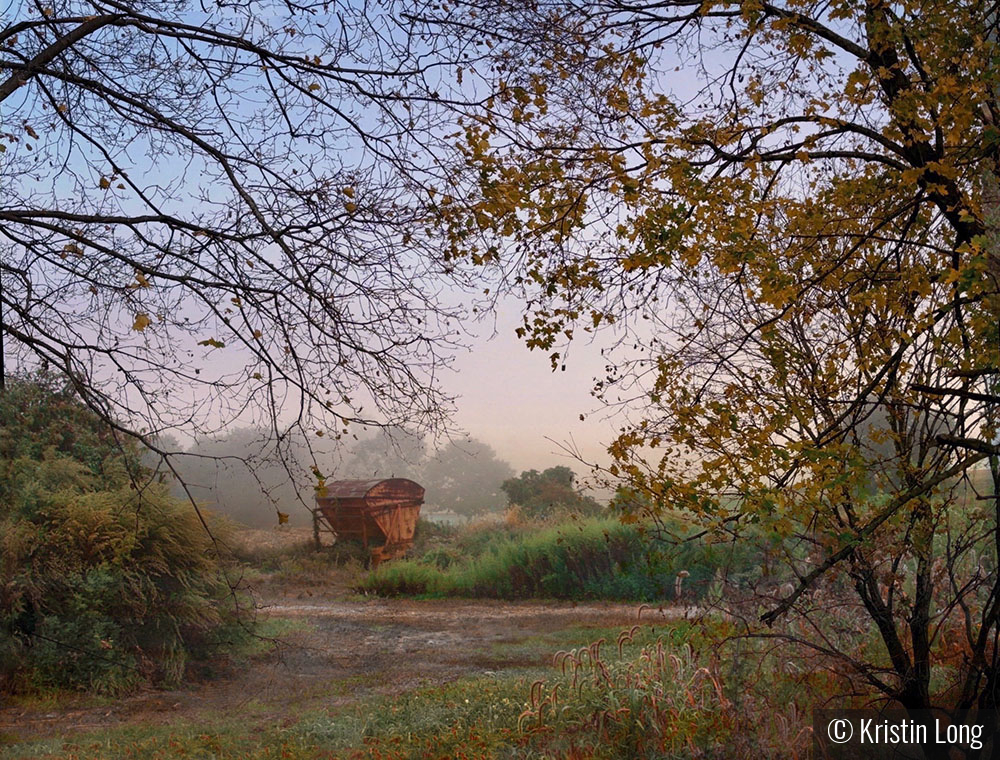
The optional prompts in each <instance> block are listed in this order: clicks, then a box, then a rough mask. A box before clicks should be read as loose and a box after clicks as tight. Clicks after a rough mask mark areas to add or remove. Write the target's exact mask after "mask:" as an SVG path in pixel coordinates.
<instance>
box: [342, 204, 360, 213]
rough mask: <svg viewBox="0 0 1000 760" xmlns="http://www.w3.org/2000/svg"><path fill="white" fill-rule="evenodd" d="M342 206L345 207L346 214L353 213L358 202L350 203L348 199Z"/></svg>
mask: <svg viewBox="0 0 1000 760" xmlns="http://www.w3.org/2000/svg"><path fill="white" fill-rule="evenodd" d="M344 208H346V209H347V213H348V214H353V213H354V212H355V210H356V209H357V208H358V204H357V203H351V202H350V201H348V202H347V203H345V204H344Z"/></svg>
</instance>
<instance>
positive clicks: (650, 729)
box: [0, 621, 806, 760]
mask: <svg viewBox="0 0 1000 760" xmlns="http://www.w3.org/2000/svg"><path fill="white" fill-rule="evenodd" d="M582 634H586V636H587V638H582V637H581V635H582ZM595 636H596V638H592V637H595ZM588 638H592V640H590V641H589V643H588ZM706 644H707V639H706V638H705V631H704V629H702V628H699V627H697V626H693V625H691V624H689V623H686V622H682V621H681V622H677V623H675V624H672V625H671V626H669V627H668V628H664V627H658V628H653V627H650V626H642V627H640V626H635V627H634V628H631V629H626V630H622V629H621V628H618V627H615V628H608V629H603V630H602V629H597V630H588V631H586V632H584V631H580V630H573V629H569V630H563V631H559V632H553V633H550V634H548V635H545V636H542V637H537V638H535V639H532V640H525V641H522V642H520V643H519V644H518V648H519V653H520V654H522V655H523V654H524V652H525V650H526V649H527V650H529V651H531V652H532V653H533V654H539V655H541V654H542V653H543V652H552V651H557V654H556V655H555V657H554V659H553V660H552V664H548V665H539V666H535V667H515V668H510V669H505V670H502V671H500V672H490V673H482V674H479V675H469V676H466V677H462V678H459V679H456V680H454V681H452V682H450V683H444V684H437V685H427V686H424V687H421V688H416V689H413V690H410V691H407V692H404V693H401V694H396V695H392V696H376V697H369V698H366V699H362V700H359V701H356V702H353V703H349V704H345V705H342V706H339V707H330V708H328V709H314V710H309V711H305V712H301V713H297V712H291V711H290V712H289V713H288V714H286V715H284V716H282V717H280V718H279V717H275V716H274V715H272V714H270V713H269V712H268V711H261V710H260V709H258V708H255V707H254V706H249V707H248V708H247V709H246V710H245V711H243V712H242V713H241V714H238V715H233V714H222V713H219V714H213V715H206V716H204V717H203V719H202V720H201V721H198V722H188V723H181V724H178V723H170V724H167V725H130V726H125V727H119V728H111V729H106V730H101V731H98V732H90V733H80V734H77V735H75V736H73V737H72V738H70V739H62V738H49V739H45V740H41V741H37V742H32V743H26V744H25V743H22V744H18V745H14V746H9V747H7V748H6V749H0V758H2V759H3V760H27V759H28V758H53V759H59V760H80V759H81V758H93V759H94V760H104V759H105V758H107V759H108V760H110V759H111V758H134V759H136V760H166V759H167V758H179V757H184V758H206V759H207V758H213V759H215V760H230V759H231V760H237V758H239V759H246V760H265V759H267V760H271V759H274V760H278V759H279V758H280V759H282V760H306V759H307V758H308V759H310V760H312V759H313V758H359V759H360V758H366V759H368V758H370V759H372V760H388V759H389V758H393V759H399V760H403V759H404V758H413V759H414V760H416V759H418V758H420V759H424V758H426V759H428V760H430V759H432V758H469V759H471V758H475V759H477V760H479V759H482V760H486V758H557V757H558V758H595V759H596V758H607V759H608V760H619V759H620V760H625V759H626V758H637V757H649V758H654V757H662V758H685V757H725V756H730V755H729V754H728V753H729V752H730V751H731V750H732V749H733V748H735V747H736V745H737V744H739V743H740V742H743V743H746V742H747V741H748V737H749V736H753V737H756V738H755V739H754V741H755V742H756V743H757V746H755V747H753V748H751V747H744V749H747V750H752V752H751V754H750V755H747V756H761V757H763V756H768V757H781V756H789V757H790V756H793V754H794V752H795V751H798V750H801V749H802V748H803V747H804V743H803V742H804V738H803V737H805V735H806V734H805V733H804V732H803V730H802V729H803V728H804V722H803V718H802V715H804V712H805V711H804V709H802V710H800V711H799V712H797V713H796V712H795V710H794V709H793V710H792V711H791V712H789V710H788V709H787V705H786V708H785V709H784V711H783V712H784V714H783V715H781V716H779V718H780V720H779V721H778V723H777V724H775V725H772V726H771V727H770V730H769V732H767V733H764V732H761V731H760V730H759V729H760V727H761V726H760V724H759V723H758V724H757V725H756V726H755V730H754V731H753V732H752V734H748V733H747V731H746V729H747V727H748V726H750V725H752V724H751V723H749V722H748V721H759V720H760V719H761V717H762V716H760V715H757V714H755V712H754V711H753V710H750V709H748V705H747V702H746V695H743V703H742V704H741V705H740V709H738V710H737V709H736V708H735V704H734V700H733V698H732V697H733V695H732V694H730V693H728V692H727V686H726V684H725V683H724V682H723V679H722V676H721V675H720V674H719V672H718V668H717V663H713V656H712V655H709V654H707V653H706V652H707V650H705V649H703V647H705V646H706ZM699 650H701V653H699ZM762 686H763V685H762ZM768 688H773V684H770V685H768ZM789 688H793V685H792V684H789ZM792 704H793V706H794V702H793V703H792ZM789 716H790V719H789ZM773 722H774V721H773V720H772V723H773ZM760 753H763V754H760Z"/></svg>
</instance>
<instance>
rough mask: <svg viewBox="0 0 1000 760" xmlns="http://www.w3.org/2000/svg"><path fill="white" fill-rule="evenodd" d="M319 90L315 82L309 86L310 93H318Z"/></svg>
mask: <svg viewBox="0 0 1000 760" xmlns="http://www.w3.org/2000/svg"><path fill="white" fill-rule="evenodd" d="M318 89H319V85H318V84H316V83H315V82H313V83H312V84H311V85H309V92H316V90H318Z"/></svg>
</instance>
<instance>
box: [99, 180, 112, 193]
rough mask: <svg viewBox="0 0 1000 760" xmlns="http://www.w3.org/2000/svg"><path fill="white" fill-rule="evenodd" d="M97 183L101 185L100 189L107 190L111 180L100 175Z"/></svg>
mask: <svg viewBox="0 0 1000 760" xmlns="http://www.w3.org/2000/svg"><path fill="white" fill-rule="evenodd" d="M98 184H99V185H100V186H101V190H107V189H108V188H109V187H111V180H109V179H108V178H107V177H101V181H100V182H98Z"/></svg>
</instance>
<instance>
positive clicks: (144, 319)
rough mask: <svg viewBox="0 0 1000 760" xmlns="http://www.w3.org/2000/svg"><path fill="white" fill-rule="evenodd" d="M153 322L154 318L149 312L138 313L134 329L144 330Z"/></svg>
mask: <svg viewBox="0 0 1000 760" xmlns="http://www.w3.org/2000/svg"><path fill="white" fill-rule="evenodd" d="M152 322H153V320H151V319H150V318H149V315H148V314H136V315H135V322H133V323H132V329H133V330H138V331H139V332H142V331H143V330H145V329H146V328H147V327H149V326H150V324H152Z"/></svg>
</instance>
